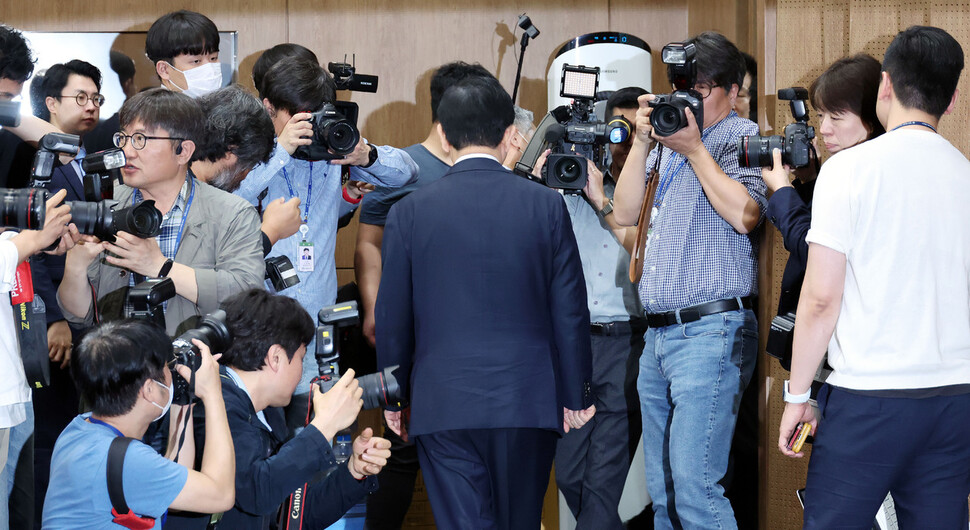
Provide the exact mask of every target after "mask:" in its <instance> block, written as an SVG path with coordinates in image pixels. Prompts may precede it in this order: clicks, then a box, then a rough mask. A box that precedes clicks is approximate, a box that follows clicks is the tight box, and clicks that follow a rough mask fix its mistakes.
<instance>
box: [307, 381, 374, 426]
mask: <svg viewBox="0 0 970 530" xmlns="http://www.w3.org/2000/svg"><path fill="white" fill-rule="evenodd" d="M310 388H311V392H313V413H314V417H313V419H312V420H310V425H313V426H314V427H316V428H317V430H319V431H320V432H321V433H323V435H324V436H325V437H326V438H327V440H330V441H332V440H333V437H334V436H335V435H336V434H337V431H340V430H341V429H345V428H347V427H349V426H350V425H351V424H353V423H354V420H356V419H357V414H358V413H359V412H360V409H361V407H363V406H364V400H363V399H362V398H361V396H362V395H363V393H364V390H363V389H362V388H361V387H360V384H358V383H357V379H355V378H354V371H353V370H352V369H351V370H347V371H346V372H345V373H344V375H343V376H342V377H341V378H340V379H339V380H338V381H337V382H336V383H334V385H333V386H332V387H331V388H330V390H327V391H326V392H325V393H321V392H320V386H319V385H311V386H310Z"/></svg>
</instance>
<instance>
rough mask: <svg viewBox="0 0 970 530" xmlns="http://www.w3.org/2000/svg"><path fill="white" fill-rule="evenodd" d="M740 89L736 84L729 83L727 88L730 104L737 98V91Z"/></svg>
mask: <svg viewBox="0 0 970 530" xmlns="http://www.w3.org/2000/svg"><path fill="white" fill-rule="evenodd" d="M740 90H741V87H739V86H738V85H737V84H734V83H732V84H731V90H728V99H729V100H730V101H731V106H732V107H733V106H734V103H735V102H736V101H737V100H738V92H739V91H740Z"/></svg>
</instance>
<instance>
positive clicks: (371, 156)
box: [361, 144, 377, 167]
mask: <svg viewBox="0 0 970 530" xmlns="http://www.w3.org/2000/svg"><path fill="white" fill-rule="evenodd" d="M367 145H368V146H369V147H370V152H369V153H367V164H366V165H364V166H361V167H371V166H373V165H374V164H375V163H376V162H377V147H376V146H374V145H371V144H367Z"/></svg>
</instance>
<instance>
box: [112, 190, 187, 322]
mask: <svg viewBox="0 0 970 530" xmlns="http://www.w3.org/2000/svg"><path fill="white" fill-rule="evenodd" d="M192 178H195V177H193V176H192V174H191V173H189V174H188V175H186V176H185V183H184V184H182V190H181V191H179V195H178V197H176V198H175V204H173V205H172V208H171V209H170V210H169V211H168V213H166V214H165V215H163V216H162V231H161V232H160V233H159V234H158V235H157V236H155V241H157V242H158V248H159V249H161V251H162V255H163V256H165V257H166V258H168V259H175V251H177V250H178V234H179V227H181V226H182V217H184V216H185V204H186V202H188V200H189V189H190V187H191V185H190V184H189V179H192ZM143 200H145V199H144V197H142V195H141V190H138V189H136V190H135V192H134V193H133V194H132V195H131V205H135V204H138V203H140V202H142V201H143ZM135 276H136V275H135V274H129V275H128V285H129V286H132V287H134V285H135ZM167 307H168V302H167V301H166V302H163V303H162V308H163V309H166V308H167ZM132 309H133V306H132V305H131V302H129V301H128V299H127V298H125V315H129V314H131V310H132Z"/></svg>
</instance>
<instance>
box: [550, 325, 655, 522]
mask: <svg viewBox="0 0 970 530" xmlns="http://www.w3.org/2000/svg"><path fill="white" fill-rule="evenodd" d="M592 345H593V381H592V388H593V395H594V396H595V401H594V404H595V405H596V415H595V416H593V419H592V420H590V421H589V423H588V424H586V425H585V426H583V428H582V429H577V430H572V431H569V432H568V433H566V435H565V436H563V438H562V440H559V443H558V444H556V485H557V486H558V487H559V490H560V491H562V494H563V497H565V499H566V504H567V505H569V510H570V511H571V512H572V513H573V516H574V517H575V518H576V528H581V529H582V528H602V529H607V528H616V529H622V528H623V522H622V521H621V520H620V515H619V513H618V511H617V509H618V507H619V504H620V497H621V496H622V494H623V486H624V484H625V479H626V476H627V473H628V472H629V471H630V462H631V461H632V459H633V454H634V452H635V451H636V450H637V443H638V442H639V441H640V428H641V426H640V401H639V398H638V397H637V371H638V363H639V360H640V355H641V354H642V353H643V335H642V334H640V333H633V334H632V335H631V334H629V333H627V334H623V335H612V336H610V335H593V337H592Z"/></svg>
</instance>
